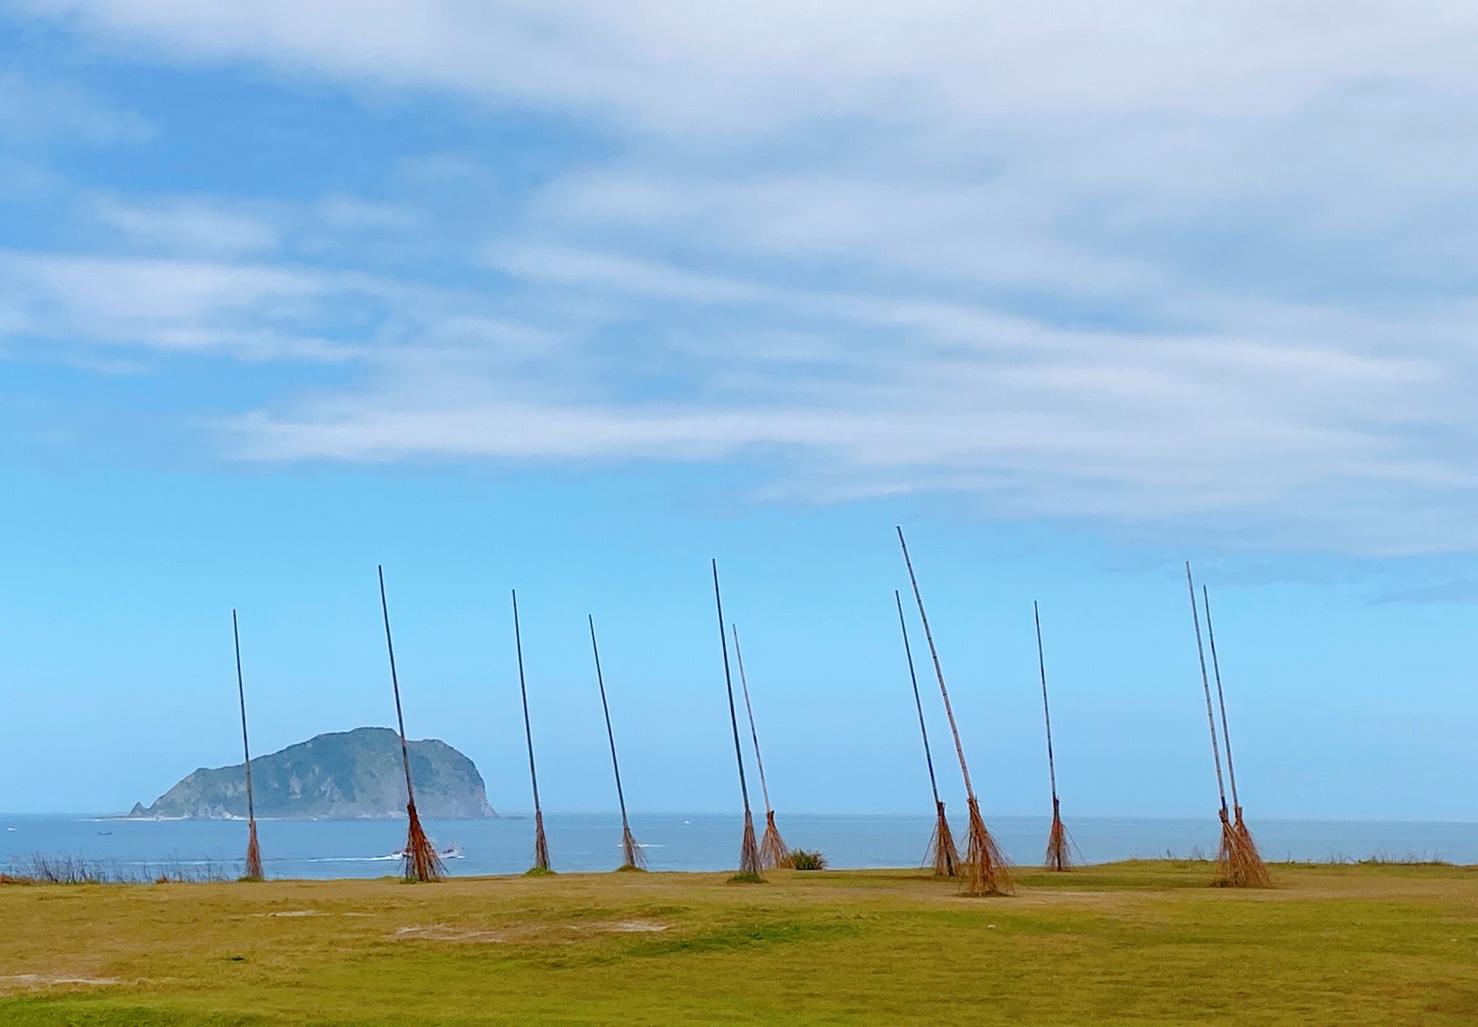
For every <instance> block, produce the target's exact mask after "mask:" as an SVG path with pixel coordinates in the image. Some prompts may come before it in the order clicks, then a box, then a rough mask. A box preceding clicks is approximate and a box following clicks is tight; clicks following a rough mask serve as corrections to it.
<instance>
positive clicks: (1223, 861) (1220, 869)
mask: <svg viewBox="0 0 1478 1027" xmlns="http://www.w3.org/2000/svg"><path fill="white" fill-rule="evenodd" d="M1185 583H1186V589H1187V590H1188V591H1189V592H1190V594H1191V622H1192V623H1193V624H1194V625H1195V628H1196V656H1197V657H1198V658H1199V659H1200V661H1201V690H1202V691H1203V692H1204V693H1205V694H1206V725H1207V727H1208V728H1210V730H1211V761H1212V762H1213V763H1214V764H1215V765H1216V791H1217V794H1218V795H1219V796H1220V798H1221V810H1220V811H1219V813H1218V814H1217V815H1218V817H1219V818H1220V820H1221V842H1220V843H1219V844H1218V846H1217V849H1216V883H1217V884H1218V885H1221V886H1222V887H1241V886H1243V884H1244V882H1243V880H1242V879H1241V875H1240V873H1239V869H1238V868H1239V866H1240V864H1241V861H1242V858H1241V849H1242V841H1241V839H1240V838H1238V837H1237V832H1236V830H1235V829H1234V828H1233V827H1232V822H1231V820H1230V819H1229V818H1228V816H1227V790H1226V784H1225V783H1224V781H1223V779H1222V776H1221V749H1220V746H1219V745H1218V744H1217V741H1216V714H1215V713H1214V712H1213V711H1212V708H1211V680H1210V679H1209V678H1208V677H1207V675H1206V650H1205V649H1204V648H1203V647H1202V645H1201V615H1200V613H1199V612H1198V611H1197V609H1196V584H1195V582H1194V581H1193V580H1192V579H1191V562H1190V561H1189V560H1187V561H1186V564H1185Z"/></svg>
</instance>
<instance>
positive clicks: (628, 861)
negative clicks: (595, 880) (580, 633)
mask: <svg viewBox="0 0 1478 1027" xmlns="http://www.w3.org/2000/svg"><path fill="white" fill-rule="evenodd" d="M586 620H588V621H590V651H591V652H593V653H594V654H595V683H596V684H597V685H599V686H600V708H601V710H602V711H603V712H604V713H605V715H606V738H607V739H609V740H610V743H611V769H612V770H613V771H615V773H616V801H617V802H618V803H619V804H620V806H621V854H622V856H623V857H624V858H623V860H622V862H621V869H622V870H643V869H645V868H646V865H647V857H646V855H645V853H643V852H642V850H641V846H640V845H638V844H636V836H635V835H633V834H632V833H631V822H630V821H629V820H627V819H626V793H625V792H623V791H622V790H621V764H620V763H618V762H616V732H614V731H613V730H611V707H610V705H609V704H608V703H607V702H606V679H605V677H604V676H603V675H602V674H601V672H600V647H599V646H598V645H596V644H595V616H594V615H593V614H587V615H586Z"/></svg>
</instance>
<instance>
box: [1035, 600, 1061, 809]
mask: <svg viewBox="0 0 1478 1027" xmlns="http://www.w3.org/2000/svg"><path fill="white" fill-rule="evenodd" d="M1032 620H1034V621H1036V622H1037V669H1038V671H1040V672H1041V675H1042V718H1043V719H1044V720H1045V721H1046V722H1047V776H1048V778H1049V779H1050V780H1051V782H1052V807H1053V809H1056V808H1057V763H1056V760H1055V759H1054V758H1053V755H1052V710H1051V708H1050V707H1049V706H1048V705H1047V657H1046V656H1045V655H1044V654H1043V652H1042V615H1041V613H1039V612H1038V610H1037V601H1036V600H1035V599H1033V600H1032Z"/></svg>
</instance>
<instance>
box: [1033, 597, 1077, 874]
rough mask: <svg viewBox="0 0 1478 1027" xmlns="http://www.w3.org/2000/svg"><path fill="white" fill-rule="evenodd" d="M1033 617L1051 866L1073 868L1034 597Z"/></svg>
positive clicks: (1044, 661)
mask: <svg viewBox="0 0 1478 1027" xmlns="http://www.w3.org/2000/svg"><path fill="white" fill-rule="evenodd" d="M1032 620H1033V621H1035V622H1036V625H1037V670H1038V671H1039V672H1040V673H1041V676H1042V719H1044V720H1045V721H1046V722H1047V778H1048V780H1049V781H1051V783H1052V828H1051V830H1049V831H1048V832H1047V869H1048V870H1071V869H1072V866H1073V860H1072V854H1071V853H1070V852H1069V851H1068V850H1069V849H1071V848H1072V840H1071V839H1070V838H1068V836H1067V828H1065V827H1063V826H1062V807H1061V805H1060V804H1059V803H1058V801H1057V761H1056V758H1055V757H1054V756H1053V754H1052V710H1051V708H1050V707H1049V706H1048V705H1047V657H1046V656H1045V655H1043V653H1042V615H1041V613H1039V612H1038V610H1037V603H1036V600H1032Z"/></svg>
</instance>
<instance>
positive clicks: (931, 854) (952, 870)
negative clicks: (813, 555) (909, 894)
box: [893, 588, 960, 877]
mask: <svg viewBox="0 0 1478 1027" xmlns="http://www.w3.org/2000/svg"><path fill="white" fill-rule="evenodd" d="M893 605H894V606H896V607H897V608H898V630H899V631H900V632H902V634H903V656H904V658H905V659H906V660H907V661H908V681H909V684H911V685H912V686H913V704H914V709H915V710H916V711H917V712H918V715H919V737H921V738H922V739H923V740H924V765H925V766H926V767H928V768H929V790H930V792H932V793H933V795H934V831H933V833H932V834H931V835H930V836H929V848H928V850H927V854H926V857H925V858H926V860H927V861H928V863H929V864H930V865H931V866H932V867H933V870H934V876H935V877H954V876H955V875H957V874H958V873H959V870H960V851H959V849H957V848H956V847H955V840H954V835H953V834H952V833H951V831H950V829H949V818H948V817H946V816H945V815H944V800H943V799H941V798H940V797H939V781H938V780H937V779H936V778H935V776H934V754H933V753H932V752H931V751H930V749H929V728H928V726H927V725H926V724H925V723H924V701H923V699H922V698H920V696H919V676H918V674H917V673H916V672H915V671H914V665H913V647H912V646H911V645H909V641H908V621H907V619H906V618H905V617H904V616H903V597H902V596H901V595H899V594H898V590H897V589H896V588H895V589H894V590H893Z"/></svg>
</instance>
